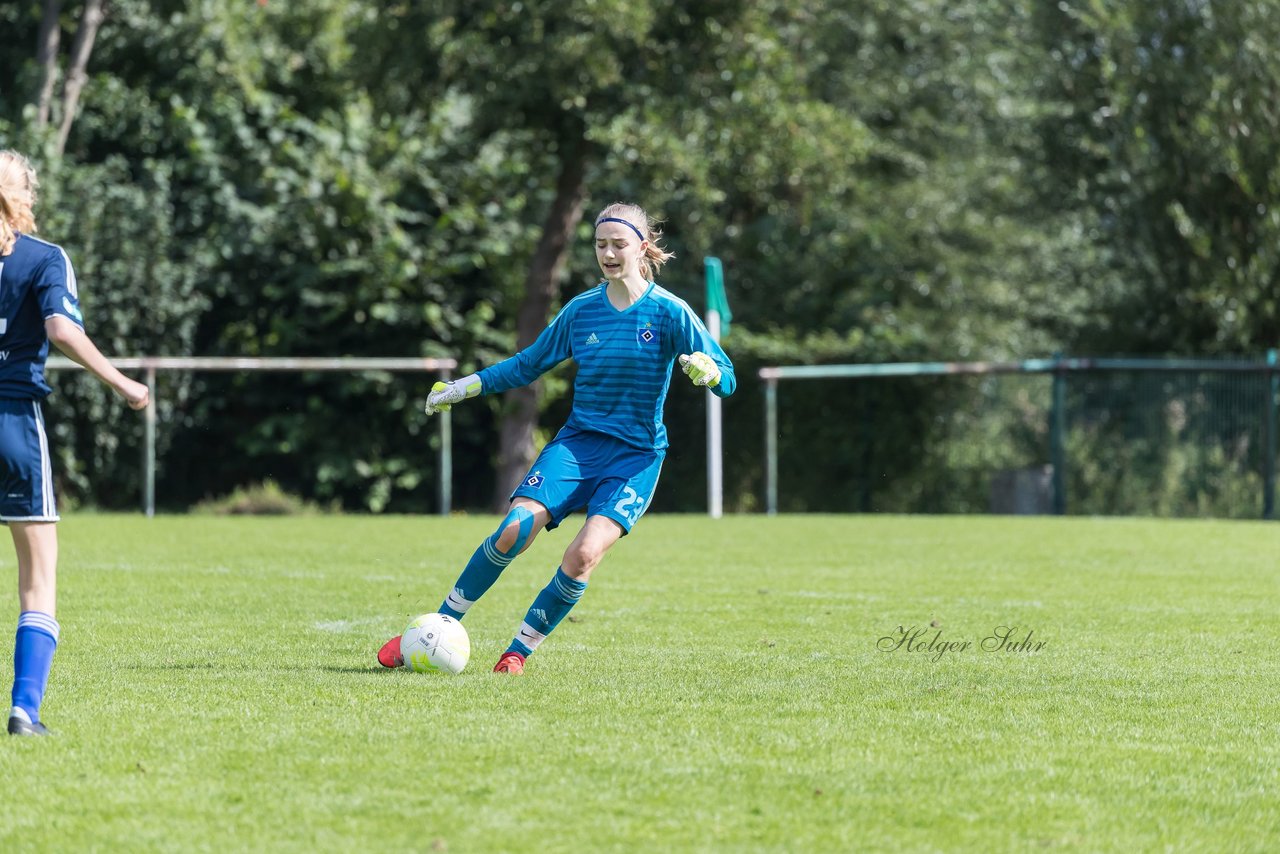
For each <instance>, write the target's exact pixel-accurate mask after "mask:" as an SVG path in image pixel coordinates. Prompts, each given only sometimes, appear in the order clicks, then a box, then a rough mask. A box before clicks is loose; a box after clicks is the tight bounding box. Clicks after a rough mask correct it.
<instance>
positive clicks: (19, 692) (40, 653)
mask: <svg viewBox="0 0 1280 854" xmlns="http://www.w3.org/2000/svg"><path fill="white" fill-rule="evenodd" d="M60 632H61V627H60V626H59V625H58V621H57V620H55V619H54V618H53V617H52V616H50V615H49V614H46V613H44V612H43V611H23V612H22V615H21V616H19V617H18V636H17V639H16V640H15V641H14V644H13V711H11V712H10V713H9V714H10V717H12V716H13V715H14V714H15V713H16V712H21V713H22V714H23V715H25V716H26V718H27V720H28V722H30V723H35V722H36V721H38V720H40V702H41V701H42V700H43V699H44V690H45V688H46V687H47V686H48V684H49V668H50V667H52V666H53V652H54V650H55V649H57V648H58V635H59V633H60ZM19 717H21V715H20V716H19Z"/></svg>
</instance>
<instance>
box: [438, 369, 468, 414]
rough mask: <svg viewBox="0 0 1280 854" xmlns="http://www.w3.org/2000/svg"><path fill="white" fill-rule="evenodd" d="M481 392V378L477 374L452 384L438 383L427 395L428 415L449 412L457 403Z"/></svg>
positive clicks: (454, 381)
mask: <svg viewBox="0 0 1280 854" xmlns="http://www.w3.org/2000/svg"><path fill="white" fill-rule="evenodd" d="M480 391H481V382H480V377H479V376H477V375H476V374H471V375H470V376H466V377H463V378H462V379H460V380H453V381H452V382H447V383H446V382H438V383H436V384H435V385H433V386H432V387H431V394H429V395H427V414H428V415H435V414H436V413H437V412H448V411H449V410H450V409H452V408H453V405H454V404H455V403H460V402H461V401H464V400H466V399H467V398H469V397H475V396H476V395H478V394H479V393H480Z"/></svg>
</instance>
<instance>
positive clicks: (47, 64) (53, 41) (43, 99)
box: [36, 0, 62, 128]
mask: <svg viewBox="0 0 1280 854" xmlns="http://www.w3.org/2000/svg"><path fill="white" fill-rule="evenodd" d="M61 13H62V0H45V3H44V13H43V14H42V15H41V16H40V36H39V39H38V41H37V44H36V64H37V65H39V66H40V94H39V95H37V96H36V97H37V100H36V127H38V128H45V127H48V126H49V107H50V106H51V105H52V103H53V87H54V85H55V84H56V83H57V82H58V43H59V42H60V41H61V39H62V27H60V26H58V15H60V14H61Z"/></svg>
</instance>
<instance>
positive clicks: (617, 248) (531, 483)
mask: <svg viewBox="0 0 1280 854" xmlns="http://www.w3.org/2000/svg"><path fill="white" fill-rule="evenodd" d="M595 226H596V232H595V246H596V260H597V262H598V263H599V264H600V270H601V272H602V273H604V278H605V281H604V282H602V283H600V284H599V285H598V286H596V287H594V288H592V289H590V290H588V291H587V292H586V293H583V294H579V295H578V296H576V297H574V298H573V299H571V300H569V302H568V303H566V304H565V306H564V308H562V309H561V310H560V313H559V314H558V315H556V317H555V319H554V320H552V321H551V323H550V324H549V325H548V326H547V328H546V329H545V330H543V332H542V334H541V335H539V336H538V339H537V340H536V341H535V342H534V343H533V344H532V345H530V346H529V347H528V348H527V349H525V350H522V351H521V352H519V353H517V354H516V355H515V356H513V357H511V358H509V359H507V360H505V361H503V362H499V363H498V364H496V365H493V366H492V367H489V368H485V369H484V370H482V371H480V372H479V373H478V374H472V375H471V376H469V377H463V378H462V379H459V380H455V381H454V382H452V383H437V384H436V386H435V389H434V390H433V391H432V393H431V394H430V396H428V398H427V413H428V414H431V413H433V412H438V411H440V410H444V409H448V408H449V407H451V406H452V405H453V404H455V403H458V402H460V401H463V400H466V399H467V398H470V397H475V396H476V395H479V394H497V393H499V392H503V391H507V390H508V389H513V388H517V387H519V386H523V385H528V384H529V383H531V382H533V381H534V380H536V379H537V378H538V377H540V376H541V375H542V374H544V373H546V372H547V371H548V370H550V369H551V368H553V367H555V366H556V365H558V364H560V363H561V362H563V361H564V360H566V359H573V360H574V362H576V363H577V365H578V372H577V376H576V378H575V379H574V394H573V409H572V411H571V412H570V414H569V420H568V422H567V423H566V424H565V426H564V427H563V428H562V429H561V430H560V432H559V433H558V434H557V435H556V437H555V439H553V440H552V441H551V442H550V443H549V444H547V446H546V447H545V448H544V449H543V450H542V453H541V454H540V455H539V456H538V459H537V460H536V461H535V462H534V464H533V467H532V468H531V469H530V470H529V473H528V474H527V475H526V476H525V479H524V480H523V481H522V482H521V484H520V486H519V487H517V488H516V490H515V492H513V493H512V495H511V499H512V501H511V509H510V511H509V512H508V513H507V515H506V517H505V518H504V519H503V520H502V522H501V524H499V525H498V529H497V530H496V531H494V533H493V534H492V535H491V536H490V537H489V538H488V539H486V540H485V541H484V542H482V543H481V544H480V547H479V548H478V549H476V552H475V554H474V555H473V556H472V558H471V561H470V562H469V563H468V564H467V566H466V568H465V569H464V570H463V571H462V575H461V576H460V577H459V578H458V581H457V584H455V585H454V587H453V590H452V591H450V593H449V595H448V596H447V597H446V598H445V600H444V603H443V604H442V605H441V606H440V612H441V613H443V614H447V615H449V616H451V617H454V618H456V619H462V617H463V615H464V614H466V612H467V610H468V609H469V608H470V607H471V606H472V605H473V604H475V602H476V600H477V599H479V598H480V597H481V596H482V595H483V594H484V593H485V591H487V590H488V589H489V587H490V586H492V584H493V583H494V582H495V581H496V580H497V578H498V575H499V574H500V573H501V572H502V570H503V569H505V568H506V566H507V565H508V564H510V563H511V561H512V560H513V559H514V558H515V557H516V556H517V555H519V554H520V553H521V552H522V551H524V550H525V549H527V548H528V547H529V544H530V543H531V542H533V539H534V537H536V536H537V535H538V532H540V531H541V530H543V529H544V528H546V529H548V530H550V529H552V528H555V527H556V526H557V525H559V524H560V523H561V522H563V521H564V519H565V517H566V516H568V515H569V514H570V513H572V512H573V511H575V510H579V509H585V510H586V513H587V519H586V522H585V523H584V524H583V526H582V529H581V530H580V531H579V532H578V535H577V536H576V537H574V539H573V542H572V543H570V544H569V547H568V548H567V549H566V550H565V553H564V558H563V560H562V561H561V564H560V567H559V568H558V569H557V570H556V572H555V575H554V576H553V577H552V579H551V582H550V583H549V584H548V585H547V586H546V588H545V589H544V590H543V591H542V592H541V593H539V594H538V596H537V598H535V599H534V602H533V605H532V606H531V607H530V608H529V611H528V613H527V614H526V615H525V618H524V621H523V622H522V623H521V625H520V628H519V630H518V632H517V633H516V636H515V638H514V639H513V640H512V642H511V645H510V646H509V647H508V648H507V651H506V652H505V653H504V654H503V655H502V657H501V658H500V659H499V660H498V664H497V665H496V666H495V667H494V670H495V671H497V672H500V673H522V672H524V663H525V659H526V657H528V656H529V655H531V654H532V653H533V651H534V650H536V649H537V648H538V646H539V644H541V643H542V641H543V640H544V639H545V638H546V636H547V635H548V634H550V633H551V631H552V630H553V629H554V628H555V627H556V625H557V624H559V622H560V621H561V620H562V619H563V618H564V616H565V615H566V614H568V613H569V609H570V608H572V607H573V606H574V604H575V603H576V602H577V601H578V600H579V599H580V598H581V597H582V594H583V591H585V590H586V587H587V579H588V578H589V577H590V576H591V573H592V571H593V570H594V569H595V568H596V567H597V566H598V565H599V563H600V561H601V559H602V558H603V557H604V555H605V552H607V551H608V550H609V549H610V547H612V546H613V544H614V543H616V542H617V541H618V540H619V539H620V538H622V537H623V536H625V535H626V534H628V533H629V532H630V531H631V528H632V526H634V525H635V524H636V522H637V521H639V519H640V517H641V516H642V515H643V514H644V512H645V510H647V509H648V508H649V504H650V503H651V501H652V500H653V494H654V490H655V489H656V488H657V485H658V474H659V472H660V471H661V469H662V461H663V458H664V457H665V456H666V448H667V430H666V427H664V426H663V424H662V406H663V403H664V402H665V401H666V397H667V388H668V386H669V385H670V383H671V374H672V366H673V365H674V364H676V363H677V361H678V362H679V364H680V365H681V368H682V370H683V371H684V373H685V374H686V375H687V376H688V377H689V378H690V380H692V381H693V383H694V384H695V385H698V386H705V387H707V388H710V389H711V391H712V392H713V393H715V394H717V395H719V396H720V397H728V396H729V395H730V394H732V393H733V390H734V388H735V386H736V384H737V383H736V380H735V378H734V373H733V365H732V363H731V362H730V361H729V357H728V356H726V355H725V353H724V351H723V350H722V349H720V345H719V344H717V343H716V342H715V341H714V340H713V339H712V338H711V336H710V335H709V334H708V333H707V329H706V327H705V326H703V324H702V321H701V320H700V319H699V318H698V316H697V315H696V314H694V313H693V310H692V309H690V308H689V306H688V305H687V304H686V303H685V302H684V301H683V300H681V299H680V298H678V297H676V296H675V295H674V294H672V293H670V292H669V291H667V290H665V289H663V288H662V287H660V286H659V285H657V284H656V283H655V282H654V281H653V276H654V273H656V272H657V270H658V269H659V268H660V267H661V266H662V264H663V263H664V262H665V261H667V260H668V259H669V258H671V257H672V256H671V254H670V253H668V252H666V251H665V250H664V249H663V248H662V246H661V244H660V242H659V239H660V237H661V233H660V232H658V230H657V229H656V227H655V226H654V224H653V223H652V222H651V221H650V219H649V217H648V215H647V214H646V213H645V212H644V211H643V210H642V209H641V208H639V207H637V206H635V205H628V204H616V205H610V206H609V207H607V208H605V209H604V210H602V211H601V212H600V214H599V215H598V216H597V217H596V220H595ZM378 661H379V662H380V663H382V664H383V665H384V666H387V667H396V666H399V665H401V664H403V659H402V658H401V656H400V639H399V638H392V639H391V640H390V641H388V642H387V643H386V644H385V645H384V646H383V647H382V649H381V651H380V652H379V653H378Z"/></svg>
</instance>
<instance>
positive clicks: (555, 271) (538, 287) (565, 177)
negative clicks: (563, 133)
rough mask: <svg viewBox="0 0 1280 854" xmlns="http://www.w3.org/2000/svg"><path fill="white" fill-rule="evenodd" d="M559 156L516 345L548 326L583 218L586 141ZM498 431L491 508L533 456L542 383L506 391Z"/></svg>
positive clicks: (502, 504)
mask: <svg viewBox="0 0 1280 854" xmlns="http://www.w3.org/2000/svg"><path fill="white" fill-rule="evenodd" d="M560 151H561V152H562V157H563V160H562V161H561V163H560V176H559V178H558V179H557V180H556V197H555V200H554V201H553V202H552V203H551V211H550V212H549V213H548V214H547V219H546V222H544V223H543V226H542V237H541V238H540V239H539V241H538V248H537V251H535V252H534V254H533V260H532V261H531V262H530V264H529V275H528V276H527V277H526V278H525V282H524V299H523V300H522V301H521V303H520V312H519V314H518V315H517V318H516V349H517V350H523V349H524V348H525V347H528V346H529V345H530V344H532V343H533V342H534V340H535V339H536V338H537V337H538V334H539V333H540V332H542V330H543V329H544V328H545V327H546V325H547V320H548V315H549V314H550V312H551V304H552V302H553V301H554V300H555V298H556V296H557V295H558V293H559V291H560V277H561V275H562V274H563V273H564V265H565V261H566V259H567V258H568V254H569V242H570V239H571V238H572V237H573V230H574V227H575V226H576V225H577V224H578V222H579V221H580V220H581V219H582V205H583V202H584V201H585V196H586V163H587V141H586V138H585V136H584V135H582V134H579V135H578V136H577V138H576V139H574V140H573V141H572V142H570V143H569V144H567V145H562V146H561V148H560ZM505 397H506V400H505V401H504V406H503V410H504V412H503V418H502V427H501V429H500V430H499V440H498V441H499V444H498V472H497V479H496V481H495V483H494V496H493V505H492V506H493V510H494V512H497V513H502V512H505V511H506V508H507V502H508V498H509V496H510V495H511V490H513V489H515V487H516V485H517V484H518V483H519V481H520V478H521V477H523V476H524V473H525V472H526V471H528V469H529V466H530V464H532V463H533V460H534V457H535V456H536V449H535V448H534V444H533V431H534V428H536V427H537V426H538V402H539V400H540V399H541V397H542V383H541V382H535V383H532V384H530V385H527V386H524V387H523V388H517V389H512V390H511V391H509V392H507V393H506V395H505Z"/></svg>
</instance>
